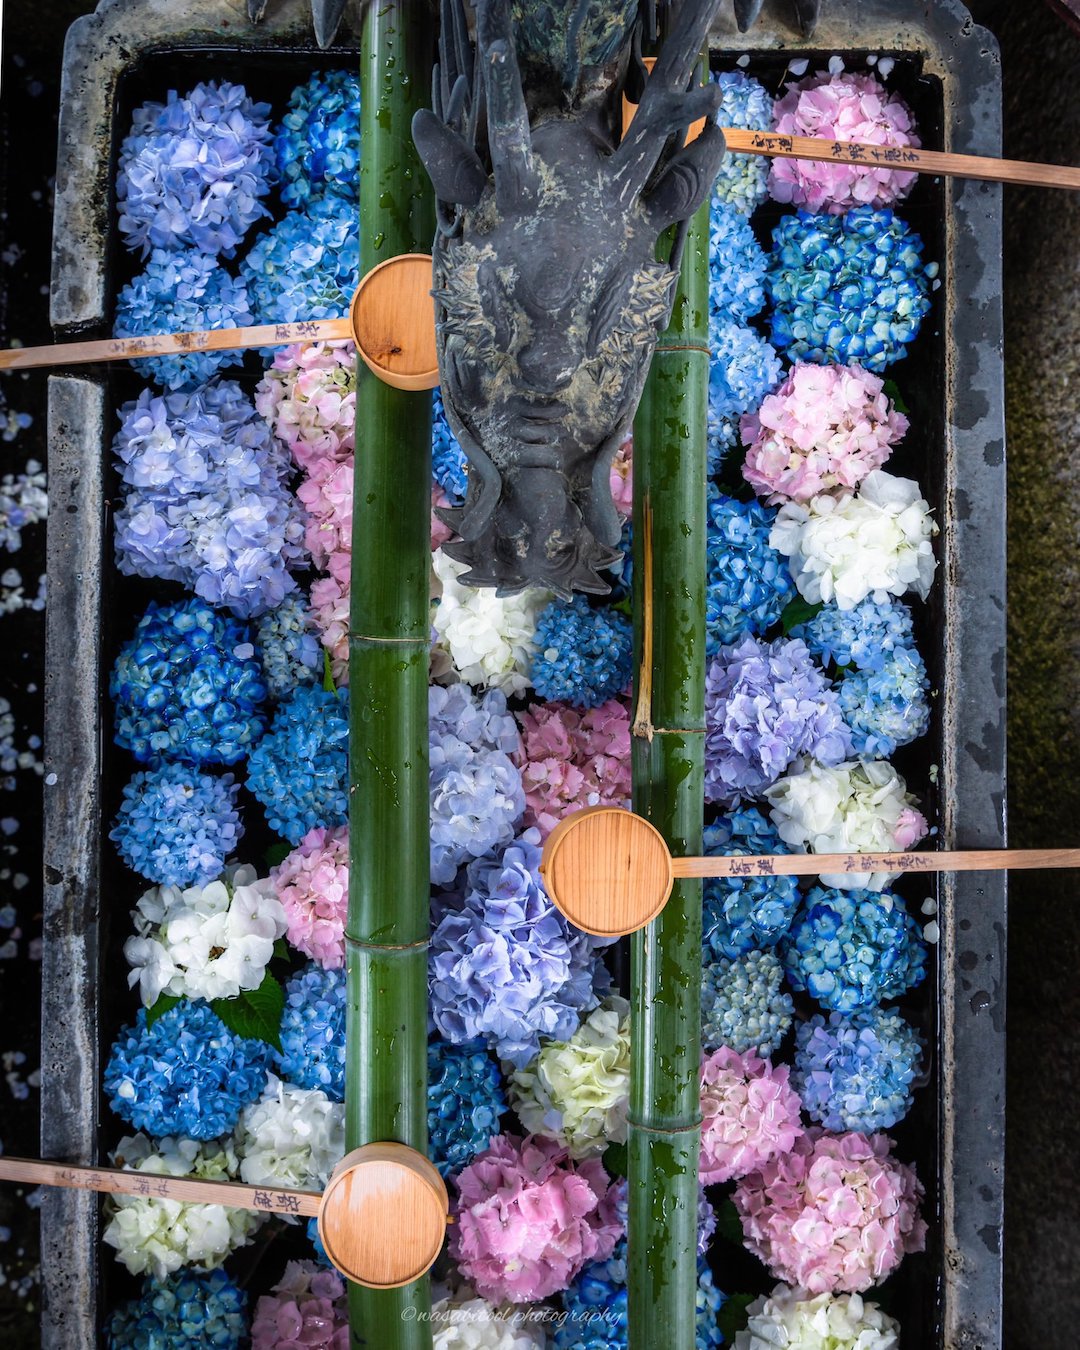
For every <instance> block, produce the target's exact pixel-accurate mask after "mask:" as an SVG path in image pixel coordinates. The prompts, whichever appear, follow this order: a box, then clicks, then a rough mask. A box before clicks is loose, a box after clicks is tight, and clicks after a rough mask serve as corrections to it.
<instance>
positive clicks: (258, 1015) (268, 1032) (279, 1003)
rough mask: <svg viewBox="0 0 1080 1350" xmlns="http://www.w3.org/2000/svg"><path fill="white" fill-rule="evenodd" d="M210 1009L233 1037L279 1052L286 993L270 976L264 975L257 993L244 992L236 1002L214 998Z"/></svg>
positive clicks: (247, 990)
mask: <svg viewBox="0 0 1080 1350" xmlns="http://www.w3.org/2000/svg"><path fill="white" fill-rule="evenodd" d="M210 1006H211V1008H213V1010H214V1012H216V1013H217V1015H218V1016H219V1017H220V1018H221V1020H222V1021H223V1022H224V1023H225V1025H226V1026H227V1027H228V1028H229V1030H230V1031H231V1032H233V1033H234V1034H235V1035H237V1036H244V1037H246V1038H248V1039H250V1040H255V1041H265V1042H266V1043H267V1045H272V1046H273V1047H274V1049H275V1050H280V1049H281V1014H282V1013H283V1012H284V1011H285V990H284V989H282V987H281V985H280V984H279V983H278V982H277V980H275V979H274V977H273V975H264V976H263V982H262V984H260V985H259V987H258V989H246V990H244V991H243V992H242V993H240V994H237V996H236V998H216V999H214V1001H213V1002H212V1003H211V1004H210Z"/></svg>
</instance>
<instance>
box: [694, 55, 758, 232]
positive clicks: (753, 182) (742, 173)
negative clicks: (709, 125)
mask: <svg viewBox="0 0 1080 1350" xmlns="http://www.w3.org/2000/svg"><path fill="white" fill-rule="evenodd" d="M709 78H710V79H711V80H712V82H713V83H714V84H716V85H719V87H720V93H721V101H720V107H719V109H718V110H717V113H716V121H717V124H718V125H719V126H722V127H735V128H737V129H739V130H741V131H771V130H772V125H773V98H772V95H771V94H769V93H767V92H766V91H765V89H764V87H763V86H762V85H760V84H759V83H758V82H757V80H755V79H754V78H753V77H752V76H750V75H747V74H745V73H744V72H743V71H741V70H726V71H724V72H723V74H713V75H711V76H710V77H709ZM768 182H769V161H768V160H767V159H766V158H765V157H764V156H762V155H734V154H731V153H730V151H729V152H728V154H726V155H725V156H724V160H723V163H722V164H721V165H720V172H719V174H717V177H716V183H715V184H714V186H713V193H714V194H715V196H716V197H718V198H719V199H720V200H721V201H723V202H726V203H727V204H728V205H730V206H731V207H732V208H733V209H734V210H736V211H741V212H742V214H743V215H745V216H748V215H749V214H750V213H751V212H752V211H753V210H755V208H756V207H758V206H760V205H761V203H762V202H763V201H764V200H765V198H766V197H767V196H768V195H769V188H768Z"/></svg>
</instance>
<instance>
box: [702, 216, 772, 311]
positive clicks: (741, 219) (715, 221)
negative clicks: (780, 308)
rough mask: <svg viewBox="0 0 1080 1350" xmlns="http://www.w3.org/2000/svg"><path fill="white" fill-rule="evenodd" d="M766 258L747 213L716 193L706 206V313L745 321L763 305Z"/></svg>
mask: <svg viewBox="0 0 1080 1350" xmlns="http://www.w3.org/2000/svg"><path fill="white" fill-rule="evenodd" d="M767 261H768V259H767V258H766V256H765V250H764V249H763V248H762V247H761V245H760V244H759V243H758V241H757V239H756V238H755V236H754V231H753V230H752V229H751V228H750V224H749V222H748V221H747V219H746V217H745V216H744V215H743V214H741V213H740V212H739V211H737V210H735V209H734V208H733V207H731V206H729V205H728V204H727V203H726V202H723V201H721V200H720V198H719V197H718V196H715V195H714V196H713V199H712V204H711V206H710V208H709V314H710V316H715V319H716V321H717V323H720V324H726V323H745V321H746V320H747V319H750V318H753V316H754V315H755V314H757V313H759V312H760V311H761V310H762V309H763V308H764V305H765V287H764V280H765V265H766V263H767Z"/></svg>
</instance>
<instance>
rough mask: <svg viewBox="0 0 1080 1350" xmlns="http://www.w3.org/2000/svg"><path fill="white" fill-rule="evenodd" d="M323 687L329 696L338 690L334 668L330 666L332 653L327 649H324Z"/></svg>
mask: <svg viewBox="0 0 1080 1350" xmlns="http://www.w3.org/2000/svg"><path fill="white" fill-rule="evenodd" d="M322 687H323V688H324V689H325V690H326V692H327V693H328V694H332V693H334V692H335V691H336V689H337V685H336V684H335V683H334V667H333V666H332V665H331V664H330V652H329V650H328V649H327V648H326V647H324V648H323V649H322Z"/></svg>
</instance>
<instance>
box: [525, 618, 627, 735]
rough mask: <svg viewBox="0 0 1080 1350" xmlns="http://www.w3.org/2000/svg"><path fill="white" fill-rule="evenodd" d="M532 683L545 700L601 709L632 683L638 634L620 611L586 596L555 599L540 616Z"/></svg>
mask: <svg viewBox="0 0 1080 1350" xmlns="http://www.w3.org/2000/svg"><path fill="white" fill-rule="evenodd" d="M535 641H536V654H535V656H534V657H533V663H532V682H533V685H534V686H535V688H536V692H537V694H539V696H540V697H541V698H543V699H548V700H551V701H554V700H558V701H560V702H563V703H572V704H573V705H574V706H575V707H577V708H598V707H599V706H600V704H601V703H605V702H606V701H607V700H608V699H609V698H614V697H615V695H616V694H621V693H622V692H623V690H624V689H625V688H626V687H627V685H628V684H629V683H630V676H631V673H632V661H633V644H634V634H633V627H632V625H631V623H630V620H629V619H628V618H627V617H626V616H625V615H624V614H620V613H619V612H618V611H617V610H614V609H610V608H598V609H593V608H592V607H591V606H590V605H589V603H588V602H587V601H586V600H585V598H584V596H580V595H576V596H575V597H574V598H573V600H552V602H551V604H549V605H547V606H546V607H545V608H544V609H543V610H541V611H540V616H539V618H538V619H537V621H536V637H535Z"/></svg>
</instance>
